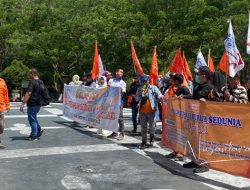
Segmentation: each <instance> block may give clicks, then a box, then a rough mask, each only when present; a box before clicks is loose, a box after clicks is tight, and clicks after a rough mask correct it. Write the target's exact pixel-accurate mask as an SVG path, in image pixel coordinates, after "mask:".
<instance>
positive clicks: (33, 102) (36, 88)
mask: <svg viewBox="0 0 250 190" xmlns="http://www.w3.org/2000/svg"><path fill="white" fill-rule="evenodd" d="M28 77H29V79H30V82H29V84H28V89H27V91H26V93H25V96H24V99H23V103H22V104H21V106H20V111H21V112H23V108H24V105H25V104H27V108H28V109H27V113H28V121H29V124H30V127H31V134H30V136H29V137H27V140H37V139H38V138H39V137H40V136H41V135H42V132H43V130H42V129H41V126H40V124H39V122H38V120H37V114H38V112H39V110H40V108H41V105H40V92H41V90H40V85H41V82H42V81H41V80H39V77H38V72H37V70H36V69H29V72H28Z"/></svg>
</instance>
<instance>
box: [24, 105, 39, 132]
mask: <svg viewBox="0 0 250 190" xmlns="http://www.w3.org/2000/svg"><path fill="white" fill-rule="evenodd" d="M40 108H41V106H28V109H27V112H28V121H29V124H30V127H31V134H30V135H31V137H37V134H38V133H39V132H40V131H41V126H40V125H39V123H38V120H37V114H38V112H39V111H40Z"/></svg>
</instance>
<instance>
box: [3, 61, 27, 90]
mask: <svg viewBox="0 0 250 190" xmlns="http://www.w3.org/2000/svg"><path fill="white" fill-rule="evenodd" d="M28 71H29V68H28V67H26V66H25V65H24V64H23V63H22V61H19V60H13V61H12V62H11V65H10V66H8V67H6V68H5V69H4V70H3V71H2V72H1V75H2V76H3V78H4V79H5V80H6V82H8V83H9V84H10V85H11V86H12V88H15V89H20V87H21V82H22V81H23V80H27V74H28Z"/></svg>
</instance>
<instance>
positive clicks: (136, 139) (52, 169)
mask: <svg viewBox="0 0 250 190" xmlns="http://www.w3.org/2000/svg"><path fill="white" fill-rule="evenodd" d="M11 108H12V109H11V112H10V113H9V114H7V115H6V129H5V133H4V135H3V140H2V141H3V143H4V144H5V145H6V146H7V148H6V149H5V150H1V151H0V161H1V164H0V171H1V172H0V184H1V185H0V190H67V189H68V190H90V189H91V190H102V189H103V190H113V189H114V190H127V189H130V190H140V189H142V190H150V189H151V190H152V189H162V190H163V189H164V190H196V189H197V190H201V189H202V190H203V189H204V190H211V189H218V190H219V189H250V180H248V179H245V178H241V177H236V176H232V175H229V174H225V173H222V172H218V171H213V170H211V171H209V172H206V173H203V174H199V175H196V174H193V172H192V170H191V169H183V168H182V164H183V162H174V161H173V160H170V159H166V158H164V155H165V154H167V153H169V150H167V149H163V148H161V147H159V141H158V142H156V143H155V146H154V147H153V148H150V149H145V151H143V150H140V149H138V146H139V144H140V136H129V135H126V137H125V140H123V141H117V140H113V141H111V140H108V139H107V138H106V137H105V136H106V135H108V134H109V133H108V132H107V131H105V133H104V135H97V134H96V133H95V131H96V129H89V128H87V127H85V126H84V125H81V124H78V123H75V122H73V121H71V120H69V119H67V118H65V117H63V116H62V105H61V104H52V105H50V106H48V107H45V108H42V110H41V111H40V113H39V120H40V123H41V125H42V126H43V128H45V133H44V134H43V136H42V138H41V139H40V140H38V141H33V142H31V141H25V140H24V138H25V137H26V136H28V135H29V133H30V129H29V127H28V122H27V116H26V114H23V113H20V112H19V110H18V109H19V103H12V104H11ZM124 115H125V123H126V127H125V129H126V130H127V131H130V130H131V129H132V123H131V114H130V110H128V109H125V110H124ZM159 129H160V126H158V130H157V133H159V131H160V130H159ZM128 134H129V133H128ZM157 137H158V138H157V139H158V140H160V134H158V135H157ZM186 162H187V160H186Z"/></svg>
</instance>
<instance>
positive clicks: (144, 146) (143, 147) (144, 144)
mask: <svg viewBox="0 0 250 190" xmlns="http://www.w3.org/2000/svg"><path fill="white" fill-rule="evenodd" d="M145 148H148V145H147V144H146V143H141V145H140V146H139V149H145Z"/></svg>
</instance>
